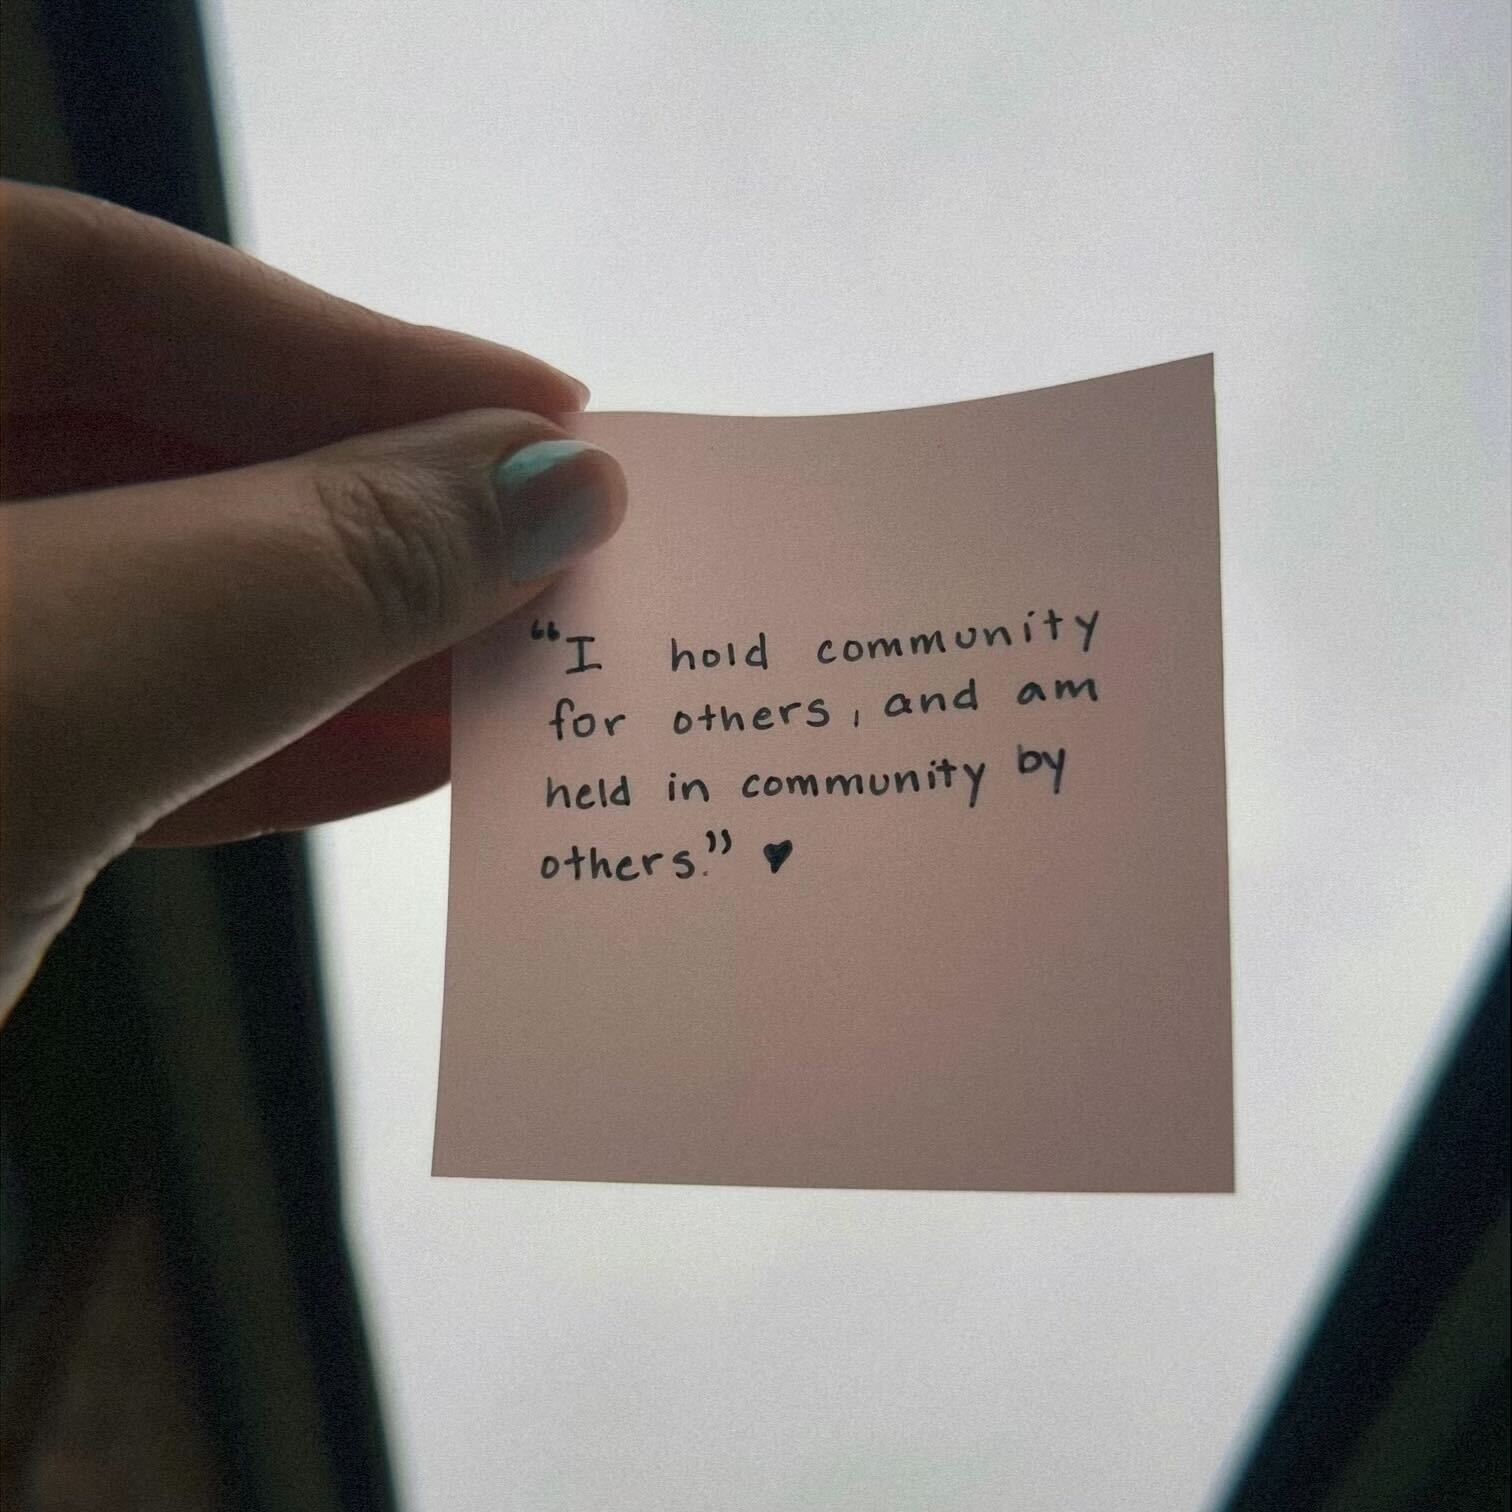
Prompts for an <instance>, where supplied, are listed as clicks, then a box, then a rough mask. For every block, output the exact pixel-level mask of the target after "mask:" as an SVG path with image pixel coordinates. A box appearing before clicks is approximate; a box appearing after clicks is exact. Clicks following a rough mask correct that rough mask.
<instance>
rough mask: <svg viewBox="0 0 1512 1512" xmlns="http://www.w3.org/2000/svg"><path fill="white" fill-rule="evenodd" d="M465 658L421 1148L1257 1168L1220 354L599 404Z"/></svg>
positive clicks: (687, 1168)
mask: <svg viewBox="0 0 1512 1512" xmlns="http://www.w3.org/2000/svg"><path fill="white" fill-rule="evenodd" d="M580 430H581V434H582V435H584V436H585V437H586V438H588V439H590V440H592V441H594V442H597V443H599V444H600V445H603V446H605V447H607V448H609V449H610V450H612V451H613V452H614V454H615V455H616V456H617V457H618V458H619V459H620V461H621V463H622V464H623V466H624V469H625V472H626V474H627V476H628V478H629V482H630V492H631V507H630V514H629V517H628V519H627V521H626V523H625V526H624V528H623V530H622V532H621V533H620V535H619V536H617V537H616V538H615V540H614V541H612V542H611V543H610V544H609V545H608V546H607V547H605V548H604V549H603V550H602V551H601V552H600V553H598V554H597V555H596V556H595V557H594V558H593V559H592V561H591V562H589V563H588V564H587V565H586V566H585V567H583V568H581V569H579V570H577V571H575V572H573V573H572V574H570V575H569V577H568V578H567V579H566V580H564V581H563V582H562V583H560V584H559V585H558V586H557V587H556V588H555V589H553V590H552V591H551V593H550V594H549V595H548V596H547V597H546V598H544V599H541V600H538V601H537V602H536V603H535V604H533V605H532V606H531V607H530V609H529V610H528V611H527V612H525V613H524V614H523V615H521V616H518V617H516V618H515V619H513V620H511V621H509V622H506V623H504V624H502V625H500V626H498V627H497V628H496V629H495V630H493V631H491V632H490V633H488V634H487V635H485V636H483V637H481V638H480V639H478V640H476V641H474V642H472V643H471V644H469V645H468V646H466V647H465V648H463V649H462V650H461V651H459V653H458V654H457V658H456V667H455V692H454V700H455V706H454V737H453V738H454V756H453V780H454V788H453V800H452V814H453V818H452V853H451V905H450V921H449V937H448V944H447V970H446V1000H445V1013H444V1022H443V1029H442V1043H441V1075H440V1095H439V1103H438V1108H437V1115H436V1143H435V1164H434V1170H435V1172H436V1174H438V1175H443V1176H495V1177H538V1178H555V1179H572V1180H586V1181H651V1182H719V1183H730V1184H758V1185H772V1186H813V1187H914V1188H980V1189H996V1190H1025V1191H1028V1190H1034V1191H1048V1190H1056V1191H1108V1192H1136V1191H1150V1192H1153V1191H1162V1192H1178V1191H1179V1192H1201V1191H1207V1192H1211V1191H1229V1190H1232V1185H1233V1105H1232V1077H1231V1066H1230V1030H1229V956H1228V877H1227V860H1226V846H1225V834H1226V831H1225V813H1224V761H1223V719H1222V647H1221V629H1220V615H1219V582H1218V498H1217V470H1216V459H1215V444H1214V416H1213V381H1212V360H1211V358H1209V357H1196V358H1191V359H1188V360H1185V361H1181V362H1172V363H1167V364H1164V365H1162V366H1159V367H1152V368H1146V369H1144V370H1142V371H1138V372H1131V373H1119V374H1116V375H1114V376H1112V377H1106V378H1097V379H1093V380H1091V381H1089V382H1084V383H1071V384H1065V385H1063V386H1061V387H1058V388H1049V389H1041V390H1037V391H1035V392H1032V393H1026V394H1014V395H1009V396H1007V397H1004V398H997V399H983V400H978V401H974V402H971V403H965V404H951V405H944V406H940V407H936V408H929V409H916V410H902V411H896V412H891V413H883V414H860V415H828V416H820V417H807V418H760V419H742V418H732V417H724V416H700V415H655V414H602V415H589V416H587V417H585V418H584V419H583V420H582V421H581V423H580Z"/></svg>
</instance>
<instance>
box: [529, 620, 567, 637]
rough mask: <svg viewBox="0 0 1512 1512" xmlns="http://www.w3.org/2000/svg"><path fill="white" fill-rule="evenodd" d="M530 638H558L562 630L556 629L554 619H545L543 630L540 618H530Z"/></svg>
mask: <svg viewBox="0 0 1512 1512" xmlns="http://www.w3.org/2000/svg"><path fill="white" fill-rule="evenodd" d="M530 638H531V640H560V639H561V638H562V632H561V631H560V630H558V629H557V627H556V621H555V620H547V621H546V628H545V629H544V630H543V629H542V628H541V622H540V620H531V622H530Z"/></svg>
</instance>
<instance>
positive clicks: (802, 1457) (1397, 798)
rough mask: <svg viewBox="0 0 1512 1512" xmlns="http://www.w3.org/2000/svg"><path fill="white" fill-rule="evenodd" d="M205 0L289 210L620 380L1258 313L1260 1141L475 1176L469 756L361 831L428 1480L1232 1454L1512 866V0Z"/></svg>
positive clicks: (430, 316) (1225, 384)
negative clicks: (455, 898) (838, 1172)
mask: <svg viewBox="0 0 1512 1512" xmlns="http://www.w3.org/2000/svg"><path fill="white" fill-rule="evenodd" d="M210 20H211V22H212V28H211V29H212V38H213V41H214V43H215V53H216V68H217V72H218V74H219V77H220V88H221V100H222V113H223V117H224V122H225V128H226V148H227V154H228V159H229V162H230V166H231V181H232V182H231V187H232V194H233V213H234V221H235V225H236V226H237V228H238V231H239V234H240V237H241V240H242V241H243V243H244V245H247V246H248V247H249V248H250V249H251V250H252V251H254V252H256V253H258V254H259V255H261V256H263V257H265V258H267V259H268V260H269V261H272V262H274V263H276V264H278V265H280V266H282V267H285V268H287V269H289V270H291V271H292V272H295V273H297V274H299V275H301V276H302V277H305V278H307V279H310V280H311V281H313V282H316V283H318V284H321V285H324V286H325V287H327V288H330V289H332V290H335V291H336V292H338V293H340V294H343V295H347V296H350V297H352V298H355V299H359V300H362V301H364V302H366V303H369V304H371V305H374V306H376V307H378V308H381V309H384V310H388V311H391V312H393V313H395V314H399V315H403V316H407V317H410V318H414V319H421V320H428V321H434V322H438V323H442V324H447V325H453V326H457V327H460V328H462V329H465V330H469V331H473V332H476V333H478V334H481V335H484V336H489V337H493V338H496V339H500V340H504V341H507V342H509V343H511V344H512V345H516V346H522V347H525V348H527V349H529V350H532V351H535V352H538V353H539V354H540V355H542V356H544V357H547V358H549V359H551V360H553V361H555V362H558V363H560V364H561V365H563V366H565V367H567V368H568V369H569V370H570V371H572V372H574V373H576V374H578V375H580V376H581V377H583V378H584V379H586V380H587V381H588V382H589V383H590V384H591V385H592V386H593V388H594V391H595V397H594V403H595V405H596V406H597V407H599V408H616V409H628V408H642V409H677V410H695V411H696V410H708V411H719V412H726V413H741V412H747V413H783V412H790V413H803V412H817V411H835V410H861V409H877V408H894V407H901V406H907V405H913V404H924V403H937V402H940V401H944V400H950V399H960V398H970V397H979V396H983V395H989V394H996V393H1003V392H1008V391H1012V390H1016V389H1021V388H1028V387H1037V386H1042V385H1045V384H1050V383H1056V382H1061V381H1064V380H1069V379H1075V378H1085V377H1090V376H1093V375H1095V374H1099V373H1106V372H1115V371H1120V370H1123V369H1127V368H1132V367H1139V366H1143V365H1146V364H1150V363H1154V362H1160V361H1164V360H1167V359H1171V358H1176V357H1183V356H1188V355H1191V354H1194V353H1200V352H1207V351H1212V352H1213V353H1214V354H1215V361H1216V373H1217V397H1218V421H1219V453H1220V476H1221V495H1222V498H1221V513H1222V529H1223V550H1224V599H1225V625H1226V629H1225V658H1226V678H1227V708H1226V720H1227V731H1228V750H1229V792H1230V835H1231V886H1232V905H1233V960H1234V973H1235V976H1234V980H1235V996H1234V1014H1235V1039H1236V1050H1235V1055H1236V1062H1235V1064H1236V1076H1237V1129H1238V1170H1239V1178H1238V1180H1239V1190H1238V1193H1237V1195H1235V1196H1233V1197H1151V1196H1123V1197H1119V1196H1045V1195H992V1194H931V1193H868V1192H822V1191H819V1192H793V1191H777V1190H742V1189H718V1188H714V1189H711V1188H666V1187H615V1186H597V1185H563V1184H554V1183H542V1184H532V1183H513V1182H478V1181H457V1180H450V1181H435V1180H432V1179H431V1177H430V1176H429V1174H428V1173H429V1161H430V1140H431V1125H432V1118H433V1113H434V1103H435V1078H436V1067H437V1045H438V1035H439V1027H440V1005H441V963H442V943H443V929H444V923H445V911H446V854H447V843H448V840H447V822H448V806H447V796H446V795H445V794H440V795H437V796H435V797H432V798H429V799H425V800H422V801H421V802H419V803H416V804H412V805H409V806H407V807H405V808H403V809H400V810H396V811H394V812H392V813H390V814H387V815H384V816H380V817H375V818H369V819H364V820H359V821H353V822H350V823H347V824H343V825H338V826H333V827H331V828H329V829H328V830H326V831H324V832H323V833H322V834H321V835H320V836H319V838H318V841H317V845H316V854H317V858H318V864H319V867H320V889H321V911H322V923H323V927H324V930H325V937H326V945H327V949H328V959H329V968H330V986H331V989H332V1008H333V1016H334V1026H333V1030H334V1039H335V1049H336V1055H337V1067H338V1079H339V1086H338V1094H339V1110H340V1116H341V1120H342V1147H343V1152H344V1157H345V1163H346V1164H345V1170H346V1183H347V1201H348V1209H349V1213H350V1219H351V1225H352V1230H353V1234H354V1238H355V1242H356V1248H357V1252H358V1263H359V1266H360V1269H361V1273H362V1278H363V1281H364V1284H365V1289H366V1295H367V1299H368V1311H369V1318H370V1321H371V1325H372V1329H373V1333H374V1338H375V1345H376V1349H377V1353H378V1356H379V1363H380V1368H381V1374H382V1384H383V1388H384V1395H385V1400H386V1404H387V1411H388V1417H389V1426H390V1431H391V1435H392V1439H393V1443H394V1447H395V1451H396V1456H397V1459H398V1469H399V1474H400V1481H401V1485H402V1486H403V1488H404V1489H405V1491H406V1492H407V1494H408V1497H409V1504H410V1505H411V1506H412V1507H414V1508H417V1509H425V1512H497V1509H499V1508H501V1507H511V1508H512V1507H520V1508H528V1509H531V1512H588V1509H598V1508H603V1509H606V1512H607V1509H613V1512H797V1509H814V1508H817V1509H823V1512H911V1509H920V1512H924V1509H928V1512H937V1509H948V1512H1000V1509H1002V1508H1005V1507H1010V1506H1011V1507H1013V1508H1015V1509H1016V1512H1104V1509H1106V1512H1184V1509H1188V1508H1190V1509H1198V1508H1202V1507H1205V1506H1207V1505H1209V1504H1210V1503H1211V1499H1212V1497H1213V1496H1214V1494H1215V1492H1216V1489H1217V1487H1218V1486H1219V1485H1220V1483H1221V1478H1222V1476H1223V1475H1224V1474H1225V1473H1226V1466H1227V1465H1228V1463H1229V1461H1230V1459H1231V1457H1232V1456H1233V1455H1234V1454H1235V1453H1237V1452H1238V1446H1240V1445H1242V1442H1243V1437H1244V1435H1245V1434H1246V1433H1248V1432H1249V1431H1250V1428H1251V1426H1252V1423H1253V1420H1254V1417H1255V1415H1256V1414H1257V1413H1259V1412H1262V1411H1263V1408H1264V1405H1265V1402H1266V1399H1267V1397H1268V1394H1269V1393H1270V1392H1271V1391H1272V1390H1273V1389H1274V1386H1275V1383H1276V1381H1277V1379H1278V1377H1279V1375H1280V1374H1281V1373H1282V1372H1283V1371H1284V1368H1285V1364H1286V1356H1287V1353H1288V1351H1289V1350H1290V1348H1291V1347H1292V1345H1293V1342H1294V1341H1295V1339H1296V1338H1297V1336H1298V1332H1299V1330H1300V1329H1301V1328H1302V1327H1303V1326H1304V1324H1305V1321H1306V1318H1307V1316H1308V1312H1309V1309H1310V1307H1311V1305H1312V1303H1313V1300H1314V1299H1315V1298H1316V1296H1317V1295H1318V1294H1319V1290H1320V1288H1321V1287H1322V1286H1323V1285H1324V1284H1325V1283H1326V1281H1327V1278H1328V1276H1329V1274H1330V1271H1331V1267H1332V1265H1333V1262H1334V1260H1335V1259H1336V1257H1337V1255H1338V1254H1339V1252H1340V1250H1341V1247H1342V1246H1344V1245H1346V1244H1347V1242H1348V1239H1349V1236H1350V1233H1351V1229H1352V1226H1353V1224H1354V1222H1355V1220H1356V1218H1357V1216H1358V1214H1359V1211H1360V1207H1361V1203H1362V1202H1363V1201H1364V1200H1365V1198H1366V1197H1367V1196H1368V1195H1369V1193H1370V1191H1371V1189H1372V1186H1373V1183H1374V1181H1375V1178H1376V1176H1377V1174H1378V1173H1379V1170H1380V1169H1381V1165H1382V1162H1383V1161H1384V1160H1385V1159H1386V1158H1388V1156H1389V1152H1390V1150H1391V1148H1392V1144H1393V1140H1394V1138H1395V1136H1396V1133H1397V1131H1398V1130H1399V1128H1400V1127H1401V1120H1402V1117H1403V1114H1404V1111H1405V1110H1408V1109H1410V1107H1411V1106H1412V1103H1413V1100H1414V1098H1415V1097H1416V1095H1417V1092H1418V1089H1419V1087H1420V1086H1421V1084H1422V1081H1423V1078H1424V1077H1425V1076H1426V1075H1427V1074H1428V1072H1429V1070H1430V1068H1431V1064H1432V1059H1433V1056H1434V1055H1435V1053H1436V1051H1437V1050H1438V1048H1439V1047H1440V1046H1441V1045H1442V1043H1443V1041H1444V1039H1445V1036H1446V1035H1447V1033H1448V1032H1449V1029H1450V1027H1451V1026H1452V1020H1453V1016H1454V1012H1455V1010H1456V1008H1457V1006H1458V1003H1459V1001H1460V1000H1461V999H1462V997H1463V994H1464V992H1465V990H1466V988H1467V986H1468V985H1469V984H1470V983H1471V982H1472V981H1473V979H1474V977H1475V975H1476V974H1477V971H1478V967H1479V963H1480V961H1481V960H1482V959H1483V957H1484V953H1485V950H1486V948H1487V947H1488V945H1489V943H1490V942H1491V940H1492V938H1493V936H1494V935H1495V934H1496V932H1497V930H1498V929H1499V927H1500V926H1501V924H1502V923H1503V921H1504V920H1505V917H1506V908H1507V901H1508V875H1509V855H1508V830H1509V813H1508V804H1509V782H1508V777H1509V732H1508V721H1507V714H1506V709H1507V706H1508V701H1509V700H1508V694H1509V684H1512V677H1509V666H1508V657H1509V651H1508V647H1509V641H1512V634H1509V625H1508V603H1509V582H1508V569H1509V557H1512V547H1509V528H1508V508H1507V499H1508V494H1509V482H1512V479H1509V465H1508V432H1507V413H1508V293H1507V268H1508V251H1509V249H1508V233H1507V224H1508V223H1507V207H1508V175H1507V164H1506V157H1505V145H1506V140H1507V133H1508V96H1507V53H1508V38H1507V12H1506V8H1505V7H1504V6H1503V5H1501V4H1498V3H1471V4H1466V5H1456V6H1452V7H1451V6H1447V5H1444V6H1431V5H1430V6H1418V7H1404V6H1395V5H1387V4H1369V3H1363V0H1339V3H1335V4H1330V5H1328V6H1312V7H1302V6H1252V7H1243V8H1241V7H1232V6H1222V7H1219V6H1211V5H1207V4H1196V3H1190V4H1177V3H1168V0H1167V3H1149V4H1145V5H1142V6H1134V7H1131V6H1127V5H1124V4H1113V3H1108V4H1092V3H1086V0H1055V3H1040V0H1029V3H1014V4H1004V3H1002V0H991V3H975V4H968V3H964V0H963V3H956V4H951V5H938V4H933V5H931V4H923V3H913V4H902V3H878V0H867V3H854V4H837V3H830V0H806V3H802V4H797V3H783V4H771V5H766V6H735V5H731V4H719V3H714V0H702V3H694V0H683V3H674V0H640V3H615V0H605V3H599V4H589V3H577V0H572V3H557V4H552V5H548V6H523V5H520V6H509V5H500V4H495V3H484V0H446V3H433V4H426V5H412V6H395V5H386V6H379V5H376V4H371V3H357V0H340V3H328V4H323V5H320V6H314V7H311V6H308V5H302V4H297V3H294V0H261V3H254V0H220V3H219V6H218V8H217V7H212V15H211V17H210Z"/></svg>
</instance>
